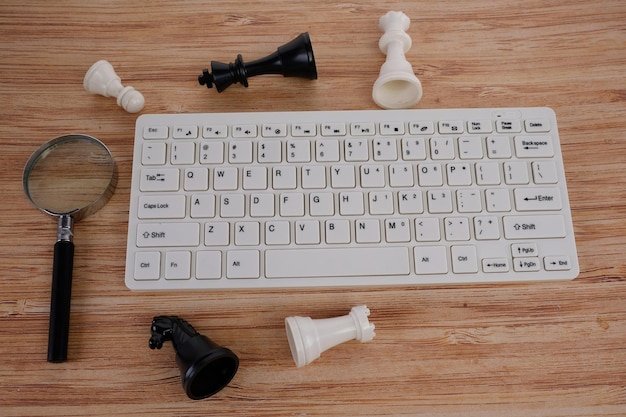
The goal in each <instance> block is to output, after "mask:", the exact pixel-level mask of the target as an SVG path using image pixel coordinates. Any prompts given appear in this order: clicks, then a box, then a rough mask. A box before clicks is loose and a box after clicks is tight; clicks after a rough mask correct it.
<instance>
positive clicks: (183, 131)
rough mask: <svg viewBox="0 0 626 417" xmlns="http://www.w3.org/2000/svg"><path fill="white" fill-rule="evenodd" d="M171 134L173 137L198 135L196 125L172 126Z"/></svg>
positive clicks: (195, 136)
mask: <svg viewBox="0 0 626 417" xmlns="http://www.w3.org/2000/svg"><path fill="white" fill-rule="evenodd" d="M172 136H173V137H174V139H195V138H197V137H198V126H193V125H190V126H174V129H173V131H172Z"/></svg>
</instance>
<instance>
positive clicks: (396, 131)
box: [380, 122, 404, 135]
mask: <svg viewBox="0 0 626 417" xmlns="http://www.w3.org/2000/svg"><path fill="white" fill-rule="evenodd" d="M380 134H381V135H404V123H403V122H383V123H381V124H380Z"/></svg>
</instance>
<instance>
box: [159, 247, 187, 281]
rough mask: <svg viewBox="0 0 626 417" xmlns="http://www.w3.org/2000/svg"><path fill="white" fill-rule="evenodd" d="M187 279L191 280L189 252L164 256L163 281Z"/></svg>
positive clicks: (169, 253) (171, 253)
mask: <svg viewBox="0 0 626 417" xmlns="http://www.w3.org/2000/svg"><path fill="white" fill-rule="evenodd" d="M189 278H191V252H188V251H176V252H167V253H166V254H165V279H189Z"/></svg>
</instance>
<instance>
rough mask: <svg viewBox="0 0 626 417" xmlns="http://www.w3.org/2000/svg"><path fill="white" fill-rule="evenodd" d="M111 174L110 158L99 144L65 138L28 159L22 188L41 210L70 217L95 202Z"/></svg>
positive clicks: (112, 167) (105, 187) (79, 138)
mask: <svg viewBox="0 0 626 417" xmlns="http://www.w3.org/2000/svg"><path fill="white" fill-rule="evenodd" d="M113 175H114V161H113V158H112V156H111V154H110V153H109V151H108V150H107V149H106V147H105V146H104V145H103V144H102V143H101V142H99V141H97V140H96V139H94V138H91V137H89V136H79V135H74V136H66V137H63V138H60V140H57V141H51V142H50V143H49V144H48V146H44V147H43V148H40V150H39V151H38V152H37V153H36V154H34V155H33V157H31V160H30V161H29V163H28V165H27V167H26V170H25V172H24V187H25V191H26V194H27V195H28V197H29V198H30V200H31V201H32V202H33V204H35V205H36V206H37V207H39V208H40V209H42V210H45V211H47V212H50V213H53V214H61V215H62V214H71V213H74V212H76V211H78V210H81V209H83V208H86V207H88V206H89V205H91V204H92V203H94V202H96V201H98V200H99V199H100V197H101V196H102V195H103V194H104V193H105V192H106V191H107V188H108V187H109V184H110V183H111V181H112V179H113Z"/></svg>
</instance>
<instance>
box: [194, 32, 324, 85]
mask: <svg viewBox="0 0 626 417" xmlns="http://www.w3.org/2000/svg"><path fill="white" fill-rule="evenodd" d="M263 74H282V75H283V76H284V77H301V78H308V79H310V80H315V79H317V69H316V67H315V59H314V57H313V48H312V46H311V39H310V37H309V34H308V33H307V32H304V33H302V34H300V35H299V36H298V37H297V38H295V39H294V40H292V41H291V42H288V43H286V44H284V45H283V46H279V47H278V49H277V50H276V52H274V53H272V54H270V55H268V56H266V57H264V58H261V59H257V60H256V61H252V62H250V63H247V64H246V63H244V62H243V58H242V56H241V54H239V55H237V59H235V62H231V63H230V64H225V63H222V62H217V61H211V72H210V73H209V70H208V69H204V70H202V74H201V75H200V76H199V77H198V82H199V83H200V85H206V86H207V88H211V87H213V84H215V88H216V89H217V91H218V92H219V93H221V92H222V91H224V90H225V89H226V88H227V87H228V86H229V85H231V84H235V83H241V84H243V86H244V87H248V78H249V77H254V76H256V75H263Z"/></svg>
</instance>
